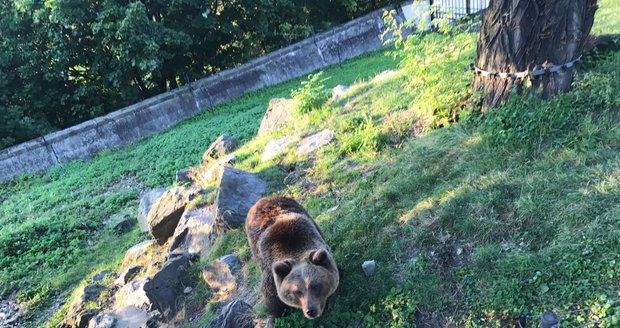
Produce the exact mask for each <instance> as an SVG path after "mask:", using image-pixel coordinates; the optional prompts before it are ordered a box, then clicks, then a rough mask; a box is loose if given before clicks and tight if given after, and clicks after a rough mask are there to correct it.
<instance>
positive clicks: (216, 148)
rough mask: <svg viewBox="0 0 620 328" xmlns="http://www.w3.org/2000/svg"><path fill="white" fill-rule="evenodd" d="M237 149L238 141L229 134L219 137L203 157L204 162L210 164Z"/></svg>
mask: <svg viewBox="0 0 620 328" xmlns="http://www.w3.org/2000/svg"><path fill="white" fill-rule="evenodd" d="M236 148H237V139H235V138H233V137H232V136H230V135H229V134H223V135H221V136H219V137H218V138H217V139H215V141H214V142H213V143H212V144H211V146H209V148H207V150H206V151H205V152H204V154H203V155H202V161H203V162H210V161H213V160H217V159H218V158H220V157H222V156H225V155H227V154H230V153H232V152H233V151H234V150H235V149H236Z"/></svg>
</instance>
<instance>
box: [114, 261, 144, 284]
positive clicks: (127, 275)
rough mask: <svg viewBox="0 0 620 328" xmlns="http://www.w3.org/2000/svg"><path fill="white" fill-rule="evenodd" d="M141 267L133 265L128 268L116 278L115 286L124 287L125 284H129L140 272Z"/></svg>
mask: <svg viewBox="0 0 620 328" xmlns="http://www.w3.org/2000/svg"><path fill="white" fill-rule="evenodd" d="M142 268H143V266H142V265H134V266H132V267H130V268H128V269H127V270H125V271H123V272H122V273H121V274H120V275H119V276H118V278H117V279H116V281H115V283H116V284H117V285H121V286H122V285H125V284H126V283H128V282H130V281H132V280H133V278H135V277H136V275H137V274H138V273H139V272H140V271H141V270H142Z"/></svg>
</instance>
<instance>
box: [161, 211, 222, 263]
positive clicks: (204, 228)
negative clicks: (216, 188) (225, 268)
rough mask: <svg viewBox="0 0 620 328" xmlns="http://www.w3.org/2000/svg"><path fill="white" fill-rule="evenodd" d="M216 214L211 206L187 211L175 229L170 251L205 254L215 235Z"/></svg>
mask: <svg viewBox="0 0 620 328" xmlns="http://www.w3.org/2000/svg"><path fill="white" fill-rule="evenodd" d="M214 224H215V220H214V215H213V211H212V209H211V208H210V207H202V208H197V209H191V210H187V211H185V213H183V216H182V217H181V220H179V223H178V225H177V227H176V230H175V231H174V235H173V237H172V242H171V243H170V246H169V248H168V252H169V253H172V252H179V251H180V252H184V253H188V254H197V255H198V256H203V255H205V254H206V253H207V252H208V251H209V248H210V247H211V245H212V244H213V241H214V239H215V237H214V231H215V230H214Z"/></svg>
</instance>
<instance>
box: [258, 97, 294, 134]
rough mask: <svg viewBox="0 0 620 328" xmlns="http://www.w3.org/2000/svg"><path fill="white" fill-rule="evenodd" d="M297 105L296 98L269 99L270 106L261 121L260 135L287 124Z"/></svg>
mask: <svg viewBox="0 0 620 328" xmlns="http://www.w3.org/2000/svg"><path fill="white" fill-rule="evenodd" d="M295 106H296V104H295V100H293V99H284V98H275V99H271V101H269V107H268V108H267V111H266V112H265V115H264V116H263V120H262V121H261V122H260V128H259V129H258V136H259V137H260V136H264V135H265V134H267V133H269V132H271V131H274V130H277V129H279V128H280V127H282V126H284V125H286V124H287V123H288V122H289V121H290V120H291V117H292V113H293V109H294V108H295Z"/></svg>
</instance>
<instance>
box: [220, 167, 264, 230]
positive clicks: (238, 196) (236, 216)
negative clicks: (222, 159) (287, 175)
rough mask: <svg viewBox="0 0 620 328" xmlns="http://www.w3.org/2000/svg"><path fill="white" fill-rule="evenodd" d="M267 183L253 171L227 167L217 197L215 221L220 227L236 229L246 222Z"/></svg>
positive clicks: (223, 171) (223, 172)
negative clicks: (249, 212)
mask: <svg viewBox="0 0 620 328" xmlns="http://www.w3.org/2000/svg"><path fill="white" fill-rule="evenodd" d="M266 188H267V183H266V182H265V181H263V180H261V179H260V178H259V177H257V176H256V175H254V174H252V173H248V172H245V171H241V170H238V169H234V168H230V167H225V168H224V169H223V170H222V177H221V179H220V184H219V187H218V191H217V195H216V198H215V218H216V219H215V220H216V221H215V222H216V225H217V226H218V227H222V228H229V229H236V228H239V227H240V226H241V225H243V223H244V222H245V217H246V215H247V214H248V211H249V210H250V208H251V207H252V206H253V205H254V203H256V202H257V201H258V200H259V199H260V197H261V195H262V194H263V192H264V191H265V189H266Z"/></svg>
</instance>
